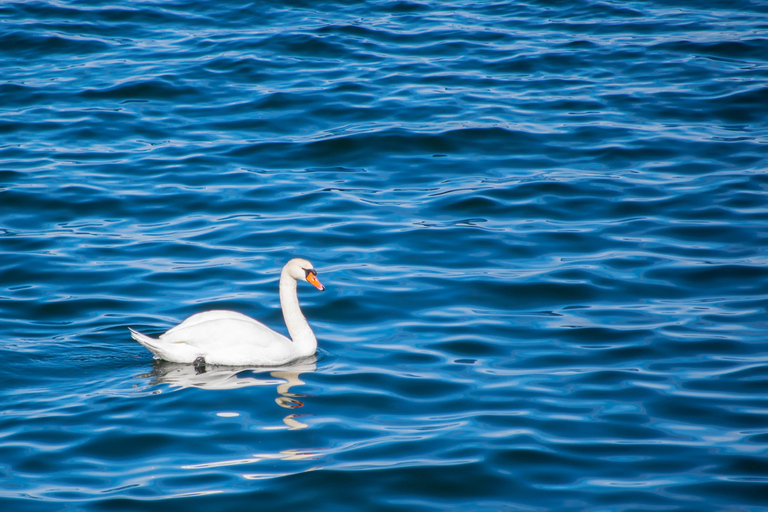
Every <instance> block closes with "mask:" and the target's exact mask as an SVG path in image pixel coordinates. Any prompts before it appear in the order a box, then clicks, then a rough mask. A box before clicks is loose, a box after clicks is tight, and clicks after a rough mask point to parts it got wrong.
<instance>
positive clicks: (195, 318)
mask: <svg viewBox="0 0 768 512" xmlns="http://www.w3.org/2000/svg"><path fill="white" fill-rule="evenodd" d="M216 320H242V321H243V322H252V323H254V324H258V325H260V326H262V327H264V328H265V329H268V330H270V331H271V329H269V328H268V327H267V326H266V325H264V324H262V323H261V322H257V321H256V320H254V319H253V318H251V317H249V316H247V315H244V314H242V313H238V312H237V311H227V310H224V309H214V310H212V311H203V312H202V313H197V314H195V315H192V316H191V317H189V318H187V319H186V320H184V321H183V322H181V323H180V324H179V325H177V326H175V327H173V328H171V329H168V331H167V332H166V333H165V334H163V335H162V336H160V338H164V337H165V336H169V335H172V334H173V333H174V332H176V331H178V330H181V329H186V328H188V327H194V326H195V325H198V324H202V323H204V322H211V321H216Z"/></svg>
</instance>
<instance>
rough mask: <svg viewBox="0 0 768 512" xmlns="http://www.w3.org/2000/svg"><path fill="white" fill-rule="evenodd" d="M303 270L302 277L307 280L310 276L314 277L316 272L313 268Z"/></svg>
mask: <svg viewBox="0 0 768 512" xmlns="http://www.w3.org/2000/svg"><path fill="white" fill-rule="evenodd" d="M302 270H304V277H306V278H309V276H310V275H312V276H316V275H317V272H316V271H315V269H313V268H305V269H302Z"/></svg>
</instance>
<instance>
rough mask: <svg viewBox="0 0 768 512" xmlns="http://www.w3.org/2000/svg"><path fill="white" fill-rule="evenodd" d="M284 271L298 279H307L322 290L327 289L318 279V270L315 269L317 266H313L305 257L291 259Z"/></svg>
mask: <svg viewBox="0 0 768 512" xmlns="http://www.w3.org/2000/svg"><path fill="white" fill-rule="evenodd" d="M283 272H287V273H288V275H289V276H291V277H292V278H294V279H295V280H297V281H306V282H308V283H310V284H311V285H313V286H314V287H315V288H317V289H318V290H320V291H323V290H325V286H323V285H322V284H320V281H318V280H317V272H316V271H315V267H313V266H312V264H311V263H310V262H308V261H307V260H305V259H302V258H293V259H292V260H291V261H289V262H288V263H286V265H285V268H284V269H283Z"/></svg>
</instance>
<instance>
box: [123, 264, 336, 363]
mask: <svg viewBox="0 0 768 512" xmlns="http://www.w3.org/2000/svg"><path fill="white" fill-rule="evenodd" d="M297 281H307V282H308V283H310V284H313V285H314V286H315V288H317V289H318V290H320V291H323V290H325V287H324V286H323V285H322V284H320V281H318V280H317V272H316V271H315V268H314V267H313V266H312V264H311V263H310V262H308V261H307V260H304V259H301V258H294V259H292V260H291V261H289V262H288V263H286V264H285V266H284V267H283V271H282V272H281V273H280V306H281V308H282V310H283V318H284V319H285V325H286V326H287V327H288V333H289V334H290V336H291V338H286V337H285V336H283V335H282V334H280V333H278V332H275V331H273V330H272V329H270V328H269V327H267V326H266V325H264V324H262V323H261V322H257V321H256V320H254V319H253V318H251V317H249V316H246V315H244V314H242V313H237V312H236V311H223V310H213V311H205V312H203V313H197V314H196V315H192V316H191V317H189V318H187V319H186V320H184V321H183V322H181V323H180V324H179V325H177V326H176V327H173V328H171V329H169V330H168V331H167V332H166V333H165V334H161V335H160V337H159V338H151V337H149V336H146V335H144V334H141V333H140V332H138V331H136V330H134V329H131V328H130V327H129V328H128V330H130V331H131V337H132V338H133V339H134V340H136V341H138V342H139V343H141V344H142V345H144V346H145V347H146V348H147V349H149V351H150V352H152V353H153V354H155V357H156V358H159V359H165V360H166V361H171V362H174V363H194V364H195V365H199V364H213V365H217V364H218V365H227V366H249V365H253V366H281V365H284V364H286V363H289V362H291V361H294V360H296V359H301V358H303V357H308V356H311V355H312V354H314V353H315V352H316V351H317V338H315V334H314V333H313V332H312V329H311V328H310V327H309V324H308V323H307V319H306V318H304V315H303V314H302V313H301V308H300V307H299V298H298V297H297V296H296V282H297Z"/></svg>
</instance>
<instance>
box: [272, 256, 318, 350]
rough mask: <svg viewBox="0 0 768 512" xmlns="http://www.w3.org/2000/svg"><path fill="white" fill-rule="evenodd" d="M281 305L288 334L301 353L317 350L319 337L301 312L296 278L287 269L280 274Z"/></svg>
mask: <svg viewBox="0 0 768 512" xmlns="http://www.w3.org/2000/svg"><path fill="white" fill-rule="evenodd" d="M280 306H281V307H282V308H283V318H284V319H285V326H286V327H288V334H289V335H290V336H291V339H292V340H293V342H294V343H295V344H296V350H297V351H298V352H300V353H301V354H306V355H312V354H314V353H315V352H316V351H317V338H315V333H313V332H312V329H311V328H310V327H309V324H308V323H307V319H306V318H304V315H303V314H302V313H301V308H300V307H299V297H298V296H297V295H296V280H295V279H294V278H292V277H291V276H289V275H288V274H287V273H286V272H285V271H283V273H282V274H281V275H280Z"/></svg>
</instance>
